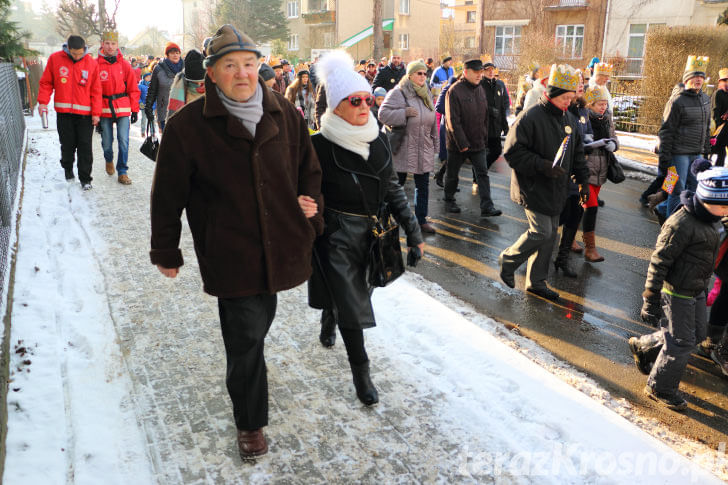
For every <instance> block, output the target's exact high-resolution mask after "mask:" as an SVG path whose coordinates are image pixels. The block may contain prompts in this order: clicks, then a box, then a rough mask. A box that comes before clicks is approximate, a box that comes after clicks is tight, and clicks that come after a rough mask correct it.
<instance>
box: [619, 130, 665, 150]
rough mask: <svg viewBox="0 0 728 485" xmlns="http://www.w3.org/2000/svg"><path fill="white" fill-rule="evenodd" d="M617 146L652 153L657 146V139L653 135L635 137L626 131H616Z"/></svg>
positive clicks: (635, 135)
mask: <svg viewBox="0 0 728 485" xmlns="http://www.w3.org/2000/svg"><path fill="white" fill-rule="evenodd" d="M617 138H618V139H619V144H620V145H621V146H624V147H630V148H638V149H640V150H646V151H648V152H652V151H653V150H654V149H655V145H657V137H656V136H653V135H637V134H635V133H628V132H626V131H617Z"/></svg>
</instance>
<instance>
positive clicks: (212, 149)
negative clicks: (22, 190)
mask: <svg viewBox="0 0 728 485" xmlns="http://www.w3.org/2000/svg"><path fill="white" fill-rule="evenodd" d="M207 54H208V56H207V58H206V60H205V65H206V68H207V76H206V79H205V92H206V94H205V96H204V97H202V98H200V99H198V100H196V101H193V102H192V103H189V104H188V105H186V106H185V107H184V108H182V109H181V110H180V111H179V112H178V113H177V114H176V115H175V116H174V117H172V118H171V119H170V120H169V124H168V125H167V126H166V128H165V132H164V139H163V141H162V144H161V146H160V149H159V155H158V158H157V166H156V171H155V174H154V182H153V185H152V205H151V211H152V214H151V219H152V241H151V243H152V250H151V259H152V263H153V264H155V265H157V267H158V268H159V270H160V271H161V272H162V273H163V274H164V275H165V276H167V277H170V278H174V277H175V276H176V275H177V273H178V271H179V268H180V266H182V264H183V261H182V253H181V251H180V250H179V248H178V246H179V240H180V230H181V227H182V225H181V221H180V216H181V214H182V211H183V210H185V211H186V212H187V220H188V221H189V225H190V229H191V232H192V238H193V240H194V246H195V253H196V254H197V260H198V262H199V265H200V273H201V275H202V280H203V283H204V290H205V292H207V293H209V294H210V295H213V296H216V297H218V306H219V313H220V324H221V327H222V336H223V340H224V343H225V353H226V356H227V379H226V384H227V388H228V392H229V393H230V398H231V400H232V402H233V414H234V417H235V424H236V426H237V429H238V439H237V441H238V447H239V450H240V456H241V457H242V458H243V459H248V458H251V457H255V456H259V455H262V454H264V453H266V452H267V451H268V445H267V443H266V440H265V437H264V435H263V432H262V428H263V427H264V426H266V425H267V424H268V384H267V378H266V369H265V360H264V358H263V346H264V340H265V336H266V334H267V333H268V329H269V328H270V325H271V323H272V321H273V318H274V316H275V310H276V293H277V292H278V291H283V290H287V289H290V288H293V287H295V286H297V285H299V284H301V283H303V282H304V281H306V280H307V279H308V278H309V276H310V274H311V252H312V247H313V241H314V238H315V237H316V234H317V233H321V232H322V231H323V220H322V218H321V215H320V211H319V210H318V208H319V207H320V206H321V200H320V199H321V196H320V191H321V167H320V166H319V162H318V159H317V157H316V154H315V152H314V151H313V148H312V145H311V140H310V137H309V135H308V128H307V127H306V124H305V122H304V120H303V118H302V117H301V115H300V114H298V112H297V111H296V109H295V108H294V107H293V105H291V103H289V102H288V101H287V100H286V99H285V98H284V97H283V96H281V95H280V94H278V93H274V92H273V91H271V90H270V89H267V88H265V85H264V84H263V82H262V81H261V80H259V78H258V59H259V58H260V52H259V51H258V48H257V46H256V45H255V43H254V42H253V41H252V40H251V39H250V38H249V37H248V36H246V35H245V34H243V33H241V32H238V31H237V30H236V29H235V28H234V27H233V26H231V25H224V26H223V27H221V28H220V29H219V30H218V31H217V33H216V34H215V36H214V37H213V38H212V41H211V42H210V45H209V46H208V49H207Z"/></svg>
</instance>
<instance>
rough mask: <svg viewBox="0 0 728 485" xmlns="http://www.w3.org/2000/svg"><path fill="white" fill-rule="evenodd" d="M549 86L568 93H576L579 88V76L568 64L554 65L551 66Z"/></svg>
mask: <svg viewBox="0 0 728 485" xmlns="http://www.w3.org/2000/svg"><path fill="white" fill-rule="evenodd" d="M548 85H549V86H553V87H555V88H561V89H564V90H566V91H576V88H578V87H579V74H578V73H577V72H576V69H574V68H573V67H571V66H570V65H568V64H558V65H557V64H554V65H553V66H551V73H550V74H549V80H548Z"/></svg>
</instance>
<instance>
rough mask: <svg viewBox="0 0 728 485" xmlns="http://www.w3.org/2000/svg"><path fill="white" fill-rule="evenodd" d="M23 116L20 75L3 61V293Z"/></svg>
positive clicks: (0, 70)
mask: <svg viewBox="0 0 728 485" xmlns="http://www.w3.org/2000/svg"><path fill="white" fill-rule="evenodd" d="M24 133H25V119H24V118H23V110H22V104H21V100H20V89H19V87H18V76H17V74H16V73H15V69H14V68H13V65H12V64H8V63H0V295H3V294H5V288H4V287H3V285H4V282H5V277H6V274H7V271H8V268H9V263H10V261H9V259H10V258H9V257H8V256H9V251H10V235H11V233H12V224H13V221H14V217H13V215H14V214H13V204H14V202H15V196H16V193H17V190H18V179H19V175H20V168H21V162H22V155H23V136H24Z"/></svg>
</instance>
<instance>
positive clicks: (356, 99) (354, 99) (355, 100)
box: [346, 95, 374, 108]
mask: <svg viewBox="0 0 728 485" xmlns="http://www.w3.org/2000/svg"><path fill="white" fill-rule="evenodd" d="M346 99H347V100H348V101H349V103H350V104H351V105H352V106H353V107H355V108H356V107H359V106H361V103H362V101H364V102H365V103H366V104H367V106H370V107H371V106H374V96H371V95H369V96H364V97H362V96H356V95H354V96H347V98H346Z"/></svg>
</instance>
